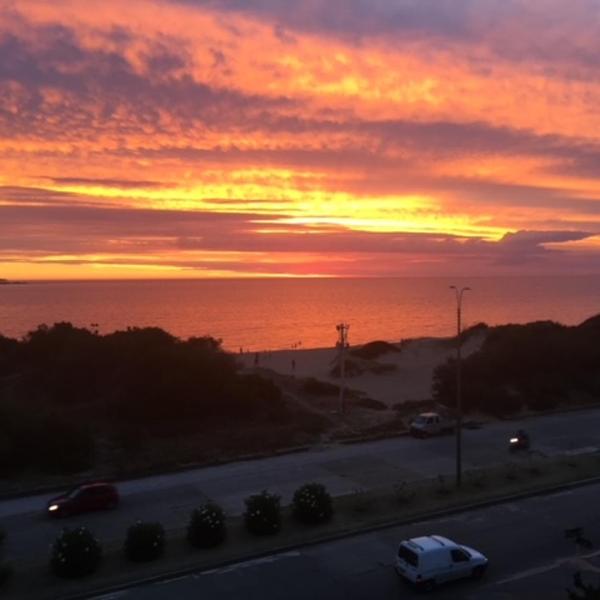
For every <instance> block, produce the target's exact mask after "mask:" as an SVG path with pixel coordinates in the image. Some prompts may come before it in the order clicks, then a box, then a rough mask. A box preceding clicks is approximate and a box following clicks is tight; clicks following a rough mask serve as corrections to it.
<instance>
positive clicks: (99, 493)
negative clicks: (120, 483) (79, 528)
mask: <svg viewBox="0 0 600 600" xmlns="http://www.w3.org/2000/svg"><path fill="white" fill-rule="evenodd" d="M118 505H119V492H118V490H117V488H116V487H115V486H114V485H113V484H112V483H104V482H98V483H86V484H84V485H80V486H79V487H76V488H73V489H72V490H71V491H69V492H67V493H66V494H63V495H62V496H57V497H56V498H52V500H50V501H49V502H48V507H47V511H48V514H49V515H50V516H51V517H68V516H69V515H76V514H79V513H83V512H89V511H92V510H106V509H111V508H116V507H117V506H118Z"/></svg>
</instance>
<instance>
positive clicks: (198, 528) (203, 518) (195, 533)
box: [187, 502, 227, 548]
mask: <svg viewBox="0 0 600 600" xmlns="http://www.w3.org/2000/svg"><path fill="white" fill-rule="evenodd" d="M226 535H227V526H226V524H225V513H224V512H223V509H222V508H221V507H220V506H219V505H218V504H214V503H212V502H208V503H207V504H204V505H203V506H201V507H200V508H196V509H195V510H194V511H193V512H192V515H191V517H190V522H189V524H188V528H187V540H188V542H189V543H190V544H191V545H192V546H194V548H212V547H214V546H218V545H219V544H220V543H221V542H222V541H223V540H224V539H225V537H226Z"/></svg>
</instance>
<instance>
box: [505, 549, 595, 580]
mask: <svg viewBox="0 0 600 600" xmlns="http://www.w3.org/2000/svg"><path fill="white" fill-rule="evenodd" d="M596 556H600V550H596V551H595V552H591V553H590V554H582V555H581V556H567V557H564V558H558V559H556V560H555V561H553V562H551V563H548V564H546V565H543V566H541V567H535V568H533V569H527V570H525V571H521V572H520V573H515V574H514V575H511V576H510V577H506V578H505V579H501V580H500V581H495V582H494V585H503V584H505V583H512V582H513V581H519V580H521V579H527V577H533V576H535V575H541V574H542V573H547V572H548V571H552V570H553V569H556V568H558V567H562V566H563V565H568V564H570V563H571V564H573V565H575V566H578V567H580V568H581V565H582V563H583V564H586V565H588V567H587V569H588V570H596V569H597V567H594V565H592V564H590V563H589V562H588V560H589V559H591V558H595V557H596Z"/></svg>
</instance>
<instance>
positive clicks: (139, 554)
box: [125, 521, 165, 562]
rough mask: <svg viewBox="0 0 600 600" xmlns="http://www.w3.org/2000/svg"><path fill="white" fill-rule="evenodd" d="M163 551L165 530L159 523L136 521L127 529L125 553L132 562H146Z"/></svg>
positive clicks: (155, 557) (157, 556) (160, 554)
mask: <svg viewBox="0 0 600 600" xmlns="http://www.w3.org/2000/svg"><path fill="white" fill-rule="evenodd" d="M164 551H165V530H164V528H163V526H162V525H161V524H160V523H143V522H142V521H138V522H137V523H136V524H135V525H132V526H131V527H130V528H129V529H128V530H127V539H126V540H125V554H126V555H127V558H128V559H129V560H132V561H134V562H147V561H150V560H155V559H157V558H159V557H160V556H162V554H163V552H164Z"/></svg>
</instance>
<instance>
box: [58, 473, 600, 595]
mask: <svg viewBox="0 0 600 600" xmlns="http://www.w3.org/2000/svg"><path fill="white" fill-rule="evenodd" d="M594 484H600V476H597V477H591V478H588V479H581V480H577V481H571V482H568V483H561V484H558V485H553V486H548V487H545V488H540V489H538V490H531V491H527V492H521V493H517V494H509V495H505V496H500V497H497V498H490V499H488V500H481V501H479V502H472V503H470V504H464V505H461V506H455V507H450V508H446V509H442V510H437V511H431V512H428V513H424V514H422V515H418V516H415V517H411V518H399V519H391V520H388V521H383V522H381V523H376V524H373V525H368V526H365V527H358V528H356V529H353V530H349V531H343V532H340V533H330V534H326V535H322V536H320V537H317V538H314V539H311V540H308V541H305V542H300V543H296V544H286V545H282V546H275V547H274V548H271V549H269V550H264V551H261V552H255V553H252V554H246V555H243V556H237V557H233V558H230V559H227V560H222V561H215V562H214V563H212V564H206V565H202V566H200V565H199V566H195V567H186V568H184V569H177V570H171V571H168V572H164V573H161V574H159V575H153V576H151V577H144V578H139V579H136V580H133V581H129V582H126V583H122V584H116V585H112V586H106V587H104V588H102V587H99V588H97V589H96V590H94V591H88V592H83V593H78V594H71V595H65V596H59V597H57V598H58V600H87V599H89V598H92V597H95V596H106V595H109V594H115V593H117V592H122V591H125V590H128V589H131V588H134V587H138V586H141V585H151V584H154V583H159V582H166V581H169V580H171V579H178V578H181V577H185V576H187V575H191V574H193V573H206V572H208V571H213V570H216V569H222V568H225V567H228V566H230V565H234V564H237V563H243V562H249V561H252V560H257V559H261V558H265V557H267V556H273V555H276V554H283V553H285V552H290V551H292V550H298V549H300V548H308V547H311V546H317V545H319V544H324V543H327V542H335V541H338V540H343V539H347V538H350V537H354V536H359V535H365V534H368V533H372V532H375V531H381V530H383V529H389V528H391V527H401V526H403V525H409V524H415V523H421V522H423V521H429V520H431V519H436V518H441V517H445V516H450V515H456V514H460V513H464V512H469V511H472V510H478V509H482V508H487V507H490V506H497V505H501V504H506V503H510V502H516V501H519V500H526V499H527V498H534V497H536V496H545V495H550V494H554V493H557V492H563V491H566V490H570V489H574V488H579V487H585V486H588V485H594Z"/></svg>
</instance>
